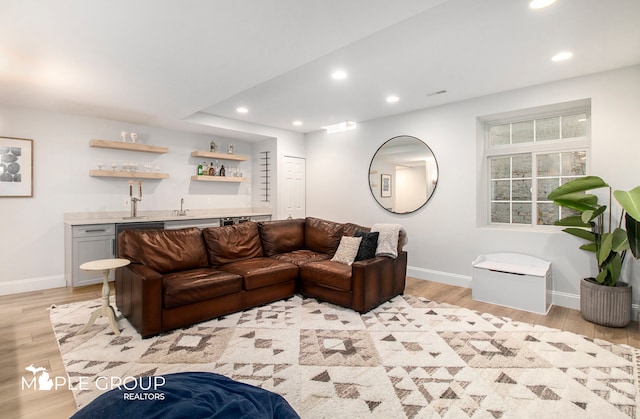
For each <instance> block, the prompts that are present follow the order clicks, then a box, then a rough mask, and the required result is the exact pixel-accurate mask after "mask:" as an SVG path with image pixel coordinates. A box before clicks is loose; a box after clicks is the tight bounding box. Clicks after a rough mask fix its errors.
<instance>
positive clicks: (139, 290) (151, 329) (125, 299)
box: [116, 263, 162, 338]
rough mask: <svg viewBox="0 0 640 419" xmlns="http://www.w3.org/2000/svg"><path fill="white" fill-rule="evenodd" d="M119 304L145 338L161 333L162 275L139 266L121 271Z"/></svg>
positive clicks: (119, 272) (117, 294)
mask: <svg viewBox="0 0 640 419" xmlns="http://www.w3.org/2000/svg"><path fill="white" fill-rule="evenodd" d="M116 305H117V306H118V309H119V310H120V312H121V313H122V314H123V315H124V316H125V317H126V318H127V319H128V320H129V322H130V323H131V325H132V326H133V327H134V328H135V329H136V330H137V331H138V332H139V333H140V335H142V337H143V338H144V337H149V336H152V335H156V334H158V333H160V332H161V331H162V274H160V273H158V272H156V271H154V270H153V269H151V268H149V267H148V266H145V265H141V264H137V263H133V264H131V265H128V266H126V267H124V268H122V269H118V270H117V271H116Z"/></svg>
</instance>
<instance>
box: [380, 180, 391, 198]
mask: <svg viewBox="0 0 640 419" xmlns="http://www.w3.org/2000/svg"><path fill="white" fill-rule="evenodd" d="M380 196H381V197H383V198H391V175H380Z"/></svg>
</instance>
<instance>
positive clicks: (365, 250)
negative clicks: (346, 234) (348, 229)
mask: <svg viewBox="0 0 640 419" xmlns="http://www.w3.org/2000/svg"><path fill="white" fill-rule="evenodd" d="M379 235H380V233H379V232H377V231H375V232H373V233H368V232H366V231H356V232H355V234H354V235H353V236H354V237H362V241H361V242H360V247H359V248H358V253H357V254H356V259H355V261H356V262H357V261H359V260H367V259H371V258H374V257H375V256H376V249H377V248H378V236H379Z"/></svg>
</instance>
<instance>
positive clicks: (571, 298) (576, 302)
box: [407, 266, 640, 320]
mask: <svg viewBox="0 0 640 419" xmlns="http://www.w3.org/2000/svg"><path fill="white" fill-rule="evenodd" d="M407 276H410V277H413V278H417V279H424V280H428V281H434V282H440V283H442V284H447V285H454V286H457V287H464V288H471V280H472V278H471V276H468V275H459V274H452V273H450V272H442V271H435V270H432V269H425V268H417V267H414V266H407ZM551 302H552V304H553V305H555V306H559V307H566V308H571V309H573V310H580V295H579V294H570V293H567V292H561V291H552V292H551ZM639 312H640V305H638V304H632V305H631V319H632V320H638V313H639Z"/></svg>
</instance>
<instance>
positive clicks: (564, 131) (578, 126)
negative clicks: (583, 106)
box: [485, 110, 589, 225]
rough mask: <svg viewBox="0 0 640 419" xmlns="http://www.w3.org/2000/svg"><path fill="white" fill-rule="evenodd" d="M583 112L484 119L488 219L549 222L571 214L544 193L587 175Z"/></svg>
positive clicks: (586, 120) (540, 223)
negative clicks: (528, 117)
mask: <svg viewBox="0 0 640 419" xmlns="http://www.w3.org/2000/svg"><path fill="white" fill-rule="evenodd" d="M588 116H589V113H588V111H587V110H580V111H574V112H569V113H563V114H555V115H545V116H544V117H538V118H531V119H525V120H518V121H512V122H491V123H488V124H487V125H486V127H487V135H486V139H487V140H486V143H487V144H486V147H485V150H486V158H487V167H488V181H489V182H488V183H489V185H488V188H489V189H488V190H489V205H488V214H489V217H488V218H489V220H488V221H489V223H490V224H509V225H553V223H554V222H555V221H557V220H559V219H560V218H563V217H565V216H567V215H570V214H569V213H568V212H567V210H566V209H561V208H560V207H557V206H555V205H554V204H553V203H552V202H551V201H549V200H547V196H548V195H549V192H551V191H552V190H554V189H555V188H556V187H558V186H560V185H562V184H564V183H566V182H568V181H569V180H571V179H575V178H577V177H582V176H585V175H586V171H587V156H588V151H589V138H588V132H589V129H588V128H589V125H588V121H589V118H588ZM563 211H564V212H563Z"/></svg>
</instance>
